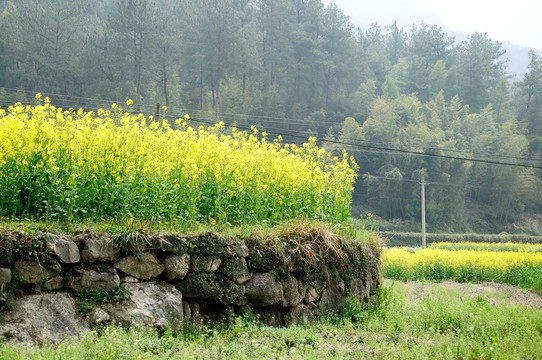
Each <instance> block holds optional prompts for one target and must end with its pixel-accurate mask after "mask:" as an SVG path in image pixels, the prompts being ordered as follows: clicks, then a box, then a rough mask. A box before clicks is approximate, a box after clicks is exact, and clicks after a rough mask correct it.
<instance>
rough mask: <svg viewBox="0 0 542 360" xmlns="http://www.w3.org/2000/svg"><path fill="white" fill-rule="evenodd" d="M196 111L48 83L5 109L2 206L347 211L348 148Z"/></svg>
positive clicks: (231, 216) (53, 213)
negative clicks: (167, 109)
mask: <svg viewBox="0 0 542 360" xmlns="http://www.w3.org/2000/svg"><path fill="white" fill-rule="evenodd" d="M130 105H131V102H130V100H129V101H128V102H127V106H128V107H130ZM189 119H190V117H189V116H188V115H186V116H185V117H184V118H182V119H178V120H175V122H174V124H173V123H171V124H170V122H169V121H168V120H161V121H156V120H155V119H154V118H153V117H152V116H148V117H146V116H144V115H143V114H137V115H134V114H131V113H130V111H125V110H123V109H122V108H121V106H119V105H118V104H113V105H112V107H111V109H99V110H97V111H85V110H84V109H79V110H75V109H72V108H70V109H67V110H64V109H62V108H57V107H55V106H53V105H52V104H51V102H50V100H49V99H48V98H45V99H41V95H40V94H38V95H37V96H36V105H35V106H24V105H22V104H21V103H16V104H14V105H13V106H9V107H8V108H0V194H1V195H0V217H5V218H29V219H37V218H39V219H42V218H43V219H73V218H82V219H98V220H99V219H126V218H136V219H146V220H156V221H164V220H165V221H171V220H174V221H178V222H181V223H184V224H188V223H194V222H204V223H205V222H212V223H231V224H244V223H256V222H268V223H278V222H282V221H287V220H290V219H293V218H297V217H303V218H309V219H316V220H321V221H327V222H331V223H342V222H346V221H347V219H348V217H349V215H350V210H349V207H350V202H351V195H352V191H353V184H354V181H355V178H356V176H357V175H356V170H357V165H356V164H355V162H354V159H353V158H352V157H350V156H349V155H348V154H347V153H346V152H343V153H342V156H339V157H337V156H333V155H332V154H330V153H327V152H326V151H325V150H324V149H321V148H319V147H318V146H317V145H316V139H315V138H309V139H308V141H307V142H306V143H305V144H303V145H301V146H296V145H294V144H282V142H281V138H280V137H279V138H277V139H275V140H273V141H270V140H269V139H268V136H267V134H265V133H260V132H259V131H258V130H257V129H256V128H254V127H252V129H251V131H241V130H239V129H236V128H226V127H225V126H224V124H223V123H217V124H215V125H213V126H209V127H206V128H205V127H203V126H199V127H198V128H193V127H191V126H190V120H189Z"/></svg>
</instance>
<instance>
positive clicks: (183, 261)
mask: <svg viewBox="0 0 542 360" xmlns="http://www.w3.org/2000/svg"><path fill="white" fill-rule="evenodd" d="M164 266H165V272H164V273H165V275H166V279H167V281H172V280H182V279H184V278H185V276H186V274H188V270H189V269H190V255H188V254H183V255H169V256H166V258H165V259H164Z"/></svg>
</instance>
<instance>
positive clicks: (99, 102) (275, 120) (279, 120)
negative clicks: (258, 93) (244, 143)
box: [0, 87, 542, 162]
mask: <svg viewBox="0 0 542 360" xmlns="http://www.w3.org/2000/svg"><path fill="white" fill-rule="evenodd" d="M0 89H4V90H9V91H13V92H17V91H19V92H23V93H28V94H31V96H34V94H35V92H33V91H30V90H18V89H13V88H2V87H0ZM49 95H50V96H54V97H58V98H67V99H78V100H80V101H85V102H87V103H89V104H90V105H94V106H104V107H107V106H108V105H109V104H112V103H114V102H118V100H103V99H96V98H86V97H81V96H73V95H63V94H55V93H51V94H49ZM55 101H58V99H55ZM9 105H11V104H8V105H7V106H9ZM70 105H71V104H68V105H67V106H70ZM141 105H142V104H139V106H141ZM2 106H5V105H2ZM70 107H73V106H70ZM149 108H150V110H149V111H147V113H155V109H154V108H153V107H152V108H151V106H150V105H149ZM181 111H183V112H188V113H192V114H198V115H200V117H202V118H203V117H205V115H208V116H209V115H212V114H213V113H212V112H211V111H206V110H201V109H193V108H181ZM131 113H133V112H131ZM183 115H184V113H183V114H181V115H175V118H179V117H182V116H183ZM220 116H221V117H229V118H232V120H231V121H232V122H234V121H236V119H235V118H234V117H246V118H247V119H260V120H261V121H265V123H266V124H265V126H266V128H267V129H269V131H267V132H268V133H270V131H273V132H274V133H277V132H279V133H280V134H283V135H285V136H290V137H291V134H288V131H290V130H289V129H285V128H282V127H280V128H272V127H270V126H269V124H280V125H284V124H285V123H286V124H287V125H288V126H289V125H300V126H316V127H322V125H324V126H325V125H331V126H333V125H338V124H339V123H337V122H334V121H325V120H324V121H322V120H319V121H318V122H317V123H315V122H314V121H313V120H311V119H296V118H287V117H274V116H264V115H252V114H239V113H220ZM162 117H167V118H172V117H171V116H165V115H162ZM211 121H213V124H214V122H215V121H214V120H211ZM240 126H241V125H240ZM238 127H239V126H238ZM307 130H309V131H310V130H311V129H310V128H309V129H307ZM301 139H303V140H306V137H305V136H302V137H301ZM328 142H329V141H328ZM363 143H364V144H373V145H375V146H380V147H382V146H384V147H386V146H385V144H384V143H382V142H380V141H372V140H364V141H363ZM417 146H419V147H423V148H424V149H427V150H433V151H444V152H448V153H455V154H472V155H480V156H484V157H487V156H488V155H493V154H490V153H488V152H475V153H472V152H469V151H467V150H458V149H448V148H440V147H429V146H426V145H424V144H418V145H417ZM354 151H358V149H354ZM410 151H412V150H410ZM412 152H413V153H417V152H416V151H412ZM456 156H457V155H456ZM459 157H462V158H470V157H469V156H468V155H463V156H459ZM503 159H509V160H510V161H514V160H520V161H521V160H523V161H528V162H542V158H533V157H532V156H531V157H525V156H507V155H501V156H500V158H499V159H497V160H493V159H491V158H486V159H484V160H489V161H495V162H501V161H502V160H503Z"/></svg>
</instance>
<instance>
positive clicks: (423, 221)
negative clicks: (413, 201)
mask: <svg viewBox="0 0 542 360" xmlns="http://www.w3.org/2000/svg"><path fill="white" fill-rule="evenodd" d="M420 184H421V185H422V247H424V248H425V247H426V246H427V244H426V241H425V179H424V178H423V176H422V182H421V183H420Z"/></svg>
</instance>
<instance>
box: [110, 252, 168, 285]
mask: <svg viewBox="0 0 542 360" xmlns="http://www.w3.org/2000/svg"><path fill="white" fill-rule="evenodd" d="M115 267H116V268H117V269H119V270H121V271H122V272H125V273H126V274H128V275H132V276H134V277H136V278H138V279H141V280H149V279H151V278H153V277H156V276H158V275H160V274H161V273H162V272H163V271H164V269H165V267H164V265H163V264H161V263H160V262H159V261H158V259H157V258H156V255H155V254H154V253H151V252H144V253H140V254H138V255H137V256H133V255H131V256H127V257H125V258H123V259H120V261H119V262H118V263H117V264H116V265H115Z"/></svg>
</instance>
